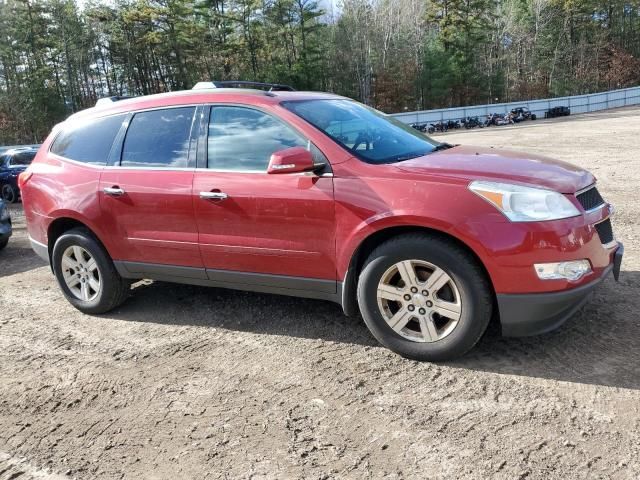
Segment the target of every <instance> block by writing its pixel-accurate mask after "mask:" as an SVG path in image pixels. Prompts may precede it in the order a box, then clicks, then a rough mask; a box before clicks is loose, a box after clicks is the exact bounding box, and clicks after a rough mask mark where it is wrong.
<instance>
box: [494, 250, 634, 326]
mask: <svg viewBox="0 0 640 480" xmlns="http://www.w3.org/2000/svg"><path fill="white" fill-rule="evenodd" d="M623 254H624V247H623V245H622V244H621V243H620V244H619V245H618V248H617V250H616V252H615V254H614V260H613V263H611V264H610V265H609V266H608V267H606V268H605V269H604V270H603V272H602V274H601V275H600V277H598V278H597V279H595V280H593V281H591V282H590V283H587V284H585V285H581V286H579V287H576V288H573V289H570V290H563V291H560V292H551V293H531V294H498V295H497V296H496V297H497V300H498V310H499V312H500V323H501V325H502V335H504V336H506V337H525V336H530V335H539V334H542V333H546V332H549V331H551V330H554V329H556V328H558V327H559V326H560V325H562V324H563V323H564V322H565V321H567V320H568V319H569V318H570V317H571V316H572V315H573V314H574V313H575V312H576V311H577V310H579V309H580V307H582V306H583V305H584V304H585V302H586V301H587V300H588V299H589V295H590V294H591V292H592V291H593V290H594V289H595V288H596V287H597V286H598V285H599V284H600V283H601V282H602V281H603V280H604V279H605V278H606V277H607V276H608V275H609V274H610V273H611V272H613V275H614V277H615V279H616V280H618V276H619V274H620V265H621V263H622V255H623Z"/></svg>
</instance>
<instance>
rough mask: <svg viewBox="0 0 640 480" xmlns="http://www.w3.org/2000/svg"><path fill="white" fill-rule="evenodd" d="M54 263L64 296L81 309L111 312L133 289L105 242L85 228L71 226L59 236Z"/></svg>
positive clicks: (52, 259) (90, 311) (54, 247)
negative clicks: (72, 227)
mask: <svg viewBox="0 0 640 480" xmlns="http://www.w3.org/2000/svg"><path fill="white" fill-rule="evenodd" d="M51 263H52V265H53V271H54V273H55V275H56V279H57V280H58V284H59V285H60V288H61V289H62V292H63V293H64V295H65V297H67V300H68V301H69V302H70V303H71V304H72V305H73V306H74V307H76V308H77V309H78V310H80V311H81V312H84V313H92V314H95V313H105V312H108V311H109V310H112V309H113V308H115V307H117V306H118V305H120V304H121V303H122V302H124V301H125V300H126V298H127V297H128V295H129V291H130V290H131V281H130V280H127V279H124V278H122V277H121V276H120V275H119V274H118V272H117V270H116V268H115V266H114V265H113V261H112V260H111V258H110V257H109V254H108V253H107V252H106V250H105V249H104V247H103V246H102V244H101V243H100V242H98V240H97V239H96V238H95V237H94V236H93V235H92V234H91V232H89V231H88V230H86V229H85V228H74V229H71V230H69V231H67V232H65V233H63V234H62V235H61V236H60V237H59V238H58V239H57V240H56V243H55V245H54V246H53V252H52V254H51Z"/></svg>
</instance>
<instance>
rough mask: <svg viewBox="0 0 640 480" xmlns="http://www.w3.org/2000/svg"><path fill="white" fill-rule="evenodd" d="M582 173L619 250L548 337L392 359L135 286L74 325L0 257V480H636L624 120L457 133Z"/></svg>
mask: <svg viewBox="0 0 640 480" xmlns="http://www.w3.org/2000/svg"><path fill="white" fill-rule="evenodd" d="M442 138H443V139H445V140H446V141H448V142H452V143H468V144H477V145H485V146H487V145H488V146H495V147H509V148H514V149H521V150H525V151H531V152H536V153H543V154H548V155H552V156H555V157H557V158H560V159H563V160H568V161H571V162H574V163H576V164H578V165H581V166H583V167H586V168H588V169H590V170H591V171H593V172H594V173H595V174H596V175H597V177H598V180H599V187H600V190H601V192H603V195H604V196H605V198H606V199H607V200H609V201H611V202H612V203H613V204H615V206H616V208H617V212H616V214H615V217H614V228H615V233H616V236H617V237H618V239H620V240H622V241H623V242H624V243H625V248H626V254H625V259H624V262H623V266H622V270H623V271H622V275H621V281H620V283H617V284H616V283H615V282H614V281H613V280H612V279H608V280H607V281H606V282H605V283H604V284H603V285H602V286H601V288H600V289H599V290H598V291H597V292H596V294H595V295H594V297H593V298H592V300H591V301H590V302H589V303H588V304H587V305H586V306H585V308H584V309H583V310H582V311H580V312H579V313H578V314H576V315H575V317H574V318H573V319H572V320H571V321H569V322H568V323H567V324H566V325H565V326H564V327H562V328H561V329H559V330H558V331H556V332H553V333H551V334H547V335H544V336H540V337H536V338H527V339H504V338H501V337H500V336H499V335H498V334H497V332H496V331H495V329H493V330H491V331H490V332H488V334H487V335H486V336H485V337H484V338H483V339H482V340H481V342H480V344H479V345H478V346H477V347H476V349H475V350H473V351H472V352H471V353H470V354H469V355H467V356H466V357H465V358H464V359H462V360H459V361H456V362H450V363H442V364H429V363H417V362H412V361H407V360H403V359H402V358H400V357H398V356H396V355H394V354H393V353H391V352H389V351H387V350H386V349H384V348H382V347H380V346H378V345H377V344H376V342H375V340H374V339H373V338H372V337H371V335H370V334H369V333H368V331H367V330H366V328H365V326H364V324H363V322H362V321H360V320H357V319H350V318H347V317H345V316H343V315H342V313H341V310H340V308H339V307H338V306H337V305H334V304H332V303H328V302H322V301H314V300H301V299H295V298H286V297H280V296H274V295H262V294H254V293H242V292H235V291H225V290H218V289H208V288H200V287H191V286H185V285H172V284H166V283H147V284H143V285H141V286H139V287H137V288H136V289H135V291H134V293H133V295H132V297H131V298H130V299H129V300H128V301H127V303H125V304H124V305H123V306H122V307H121V308H119V309H118V310H117V311H115V312H113V313H111V314H107V315H103V316H98V317H92V316H88V315H83V314H81V313H79V312H78V311H76V310H75V309H73V308H72V307H71V305H69V304H68V303H67V302H66V301H65V300H64V299H63V297H62V294H61V293H60V292H59V290H58V287H57V285H56V283H55V280H54V278H53V276H52V275H51V273H50V271H49V269H48V268H47V267H46V266H44V265H43V262H42V261H41V260H39V259H38V258H37V257H36V256H35V255H34V254H33V253H32V252H31V250H30V249H29V246H28V241H27V237H26V232H25V225H24V218H23V217H22V215H21V209H20V206H16V207H15V208H13V213H14V219H15V223H16V230H15V236H14V237H13V238H12V240H11V242H10V244H9V247H8V248H7V249H5V250H4V251H3V252H0V479H2V480H5V479H11V480H15V479H20V480H25V479H31V478H33V479H35V478H38V479H45V480H51V479H56V480H57V479H60V478H73V477H76V478H79V479H93V478H99V479H112V478H115V479H117V478H129V479H140V478H163V479H164V478H166V479H182V478H193V479H203V478H247V479H248V478H255V479H257V478H278V479H298V478H309V479H329V478H389V479H403V478H419V479H426V478H448V479H449V478H456V479H459V478H474V479H475V478H482V479H484V478H489V477H491V478H504V479H524V478H527V479H542V478H544V479H548V478H563V479H570V478H621V479H622V478H624V479H634V478H639V477H640V460H639V458H640V335H639V332H640V316H639V314H638V312H640V295H639V294H640V288H639V287H640V246H639V239H640V223H639V220H638V219H639V217H638V208H639V205H640V193H639V189H640V154H639V153H640V108H636V109H620V110H616V111H609V112H601V113H597V114H591V115H582V116H575V117H570V118H568V119H561V120H556V121H538V122H531V123H528V124H526V125H521V126H517V127H514V128H511V127H493V128H490V129H483V130H472V131H460V132H456V133H450V134H446V135H444V136H443V137H442Z"/></svg>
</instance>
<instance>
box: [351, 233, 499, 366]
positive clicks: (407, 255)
mask: <svg viewBox="0 0 640 480" xmlns="http://www.w3.org/2000/svg"><path fill="white" fill-rule="evenodd" d="M358 304H359V306H360V311H361V313H362V316H363V317H364V320H365V323H366V324H367V327H369V330H370V331H371V333H372V334H373V336H374V337H376V339H377V340H378V341H379V342H380V343H382V344H383V345H384V346H386V347H387V348H389V349H390V350H392V351H394V352H396V353H398V354H400V355H402V356H403V357H406V358H410V359H414V360H428V361H436V360H450V359H454V358H457V357H460V356H462V355H464V354H465V353H467V352H468V351H469V350H470V349H471V348H472V347H473V346H474V345H475V344H476V343H477V342H478V340H479V339H480V337H481V336H482V335H483V333H484V332H485V330H486V328H487V325H488V324H489V320H490V319H491V312H492V305H493V297H492V292H491V287H490V285H489V281H488V279H487V278H486V274H485V272H484V270H483V269H482V268H481V267H480V265H478V262H477V260H476V259H475V258H474V257H473V256H472V255H471V254H469V253H468V252H467V251H466V250H464V249H463V248H461V247H459V246H458V245H456V244H454V243H453V242H451V241H450V240H446V239H444V238H442V237H439V236H436V235H429V234H409V235H403V236H399V237H396V238H392V239H391V240H388V241H386V242H385V243H383V244H381V245H380V246H378V247H377V248H376V249H375V250H374V251H373V252H371V254H370V255H369V258H368V259H367V260H366V262H365V264H364V267H363V269H362V271H361V273H360V277H359V279H358Z"/></svg>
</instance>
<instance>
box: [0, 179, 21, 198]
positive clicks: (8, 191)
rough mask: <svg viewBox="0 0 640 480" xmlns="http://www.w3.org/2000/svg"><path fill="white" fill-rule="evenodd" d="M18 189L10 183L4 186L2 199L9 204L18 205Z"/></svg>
mask: <svg viewBox="0 0 640 480" xmlns="http://www.w3.org/2000/svg"><path fill="white" fill-rule="evenodd" d="M18 197H19V193H18V189H17V188H15V187H14V186H13V185H11V184H10V183H5V184H4V185H2V199H3V200H4V201H5V202H7V203H16V202H17V201H18Z"/></svg>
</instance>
